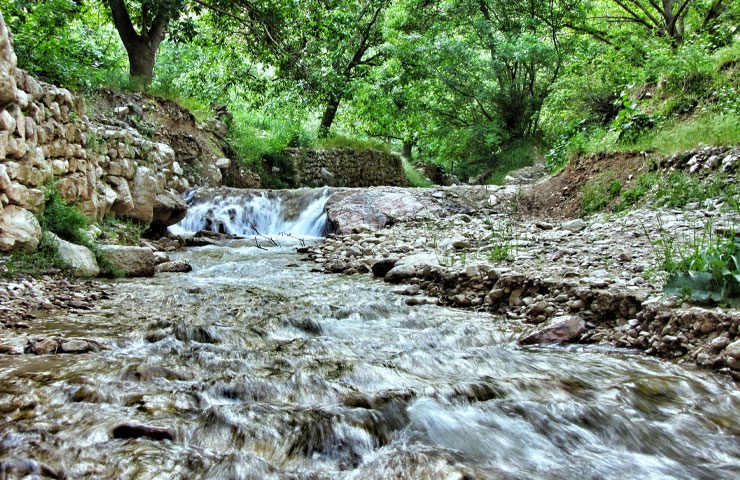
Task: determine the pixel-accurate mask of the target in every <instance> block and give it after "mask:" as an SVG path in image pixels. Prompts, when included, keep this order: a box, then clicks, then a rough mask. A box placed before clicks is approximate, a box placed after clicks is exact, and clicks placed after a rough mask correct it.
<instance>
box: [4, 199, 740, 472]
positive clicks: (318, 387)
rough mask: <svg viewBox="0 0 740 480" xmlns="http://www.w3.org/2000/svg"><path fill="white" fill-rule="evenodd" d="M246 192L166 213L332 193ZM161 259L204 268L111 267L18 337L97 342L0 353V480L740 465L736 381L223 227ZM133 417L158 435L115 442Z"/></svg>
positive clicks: (275, 210)
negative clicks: (407, 288)
mask: <svg viewBox="0 0 740 480" xmlns="http://www.w3.org/2000/svg"><path fill="white" fill-rule="evenodd" d="M238 194H239V192H231V193H229V194H217V195H214V194H213V192H199V193H194V194H192V195H191V196H190V198H189V202H190V203H191V205H192V207H193V208H192V209H191V214H190V216H189V217H188V218H186V219H185V220H184V221H183V222H182V223H181V224H180V225H179V226H177V227H176V229H179V230H180V231H183V232H194V231H198V230H200V229H202V228H209V229H211V230H214V231H223V232H226V233H236V234H250V233H252V232H253V231H254V229H253V228H252V225H255V226H256V227H257V230H259V231H260V233H262V234H275V233H276V232H277V233H279V232H280V231H282V230H287V231H292V232H293V233H294V234H296V235H297V234H307V235H310V234H318V233H319V232H320V231H321V229H322V228H323V226H322V225H323V223H324V222H325V216H324V213H323V210H324V206H323V205H324V202H325V201H326V200H325V198H324V197H325V195H326V192H323V191H304V192H298V193H296V194H293V195H291V194H290V193H285V192H281V193H279V194H272V196H271V194H269V193H265V194H264V195H263V194H262V193H261V192H246V193H245V192H242V193H241V195H238ZM219 195H220V196H219ZM171 255H172V258H173V259H174V260H184V261H187V262H188V263H190V264H191V265H192V266H193V270H192V271H191V272H188V273H184V274H159V275H157V276H155V277H154V278H151V279H126V280H119V281H115V282H113V283H111V286H110V288H111V290H112V293H113V295H112V298H111V299H110V300H106V301H101V302H100V303H99V304H98V305H96V307H95V308H94V309H93V310H91V311H85V312H71V313H68V314H58V315H54V316H48V317H44V316H40V318H38V319H36V320H34V321H33V322H32V323H30V325H29V326H28V329H26V330H24V333H23V335H27V336H28V337H29V338H32V337H34V336H44V335H46V336H48V335H50V334H53V335H58V336H60V337H66V338H70V337H71V338H75V337H77V338H79V337H83V338H87V339H90V340H91V341H93V342H94V343H95V345H97V347H96V349H95V351H93V352H89V353H85V354H81V355H39V356H36V355H31V354H28V355H19V356H13V357H11V356H8V355H0V480H4V479H6V478H11V479H15V478H49V477H51V478H69V479H77V478H80V479H88V478H89V479H109V478H110V479H113V478H115V479H126V480H128V479H131V480H134V479H136V480H139V479H144V480H148V479H208V480H212V479H217V480H220V479H235V480H262V479H275V480H283V479H284V480H303V479H306V480H309V479H310V480H334V479H338V480H385V479H414V480H417V479H418V480H437V479H451V480H452V479H454V480H462V479H476V480H484V479H485V480H487V479H505V480H520V479H522V480H524V479H542V480H556V479H557V480H560V479H581V478H588V479H600V480H601V479H603V480H624V479H636V480H651V479H656V480H657V479H660V480H663V479H681V480H683V479H686V480H689V479H692V480H693V479H706V480H715V479H724V478H727V479H729V478H738V474H739V473H740V445H739V444H738V436H737V435H738V432H740V420H739V419H740V415H738V412H740V395H739V394H738V390H737V388H736V386H735V385H734V384H733V383H732V381H731V380H729V379H727V378H724V377H719V376H717V375H713V374H710V373H708V372H701V371H696V370H694V369H692V368H684V367H682V366H680V365H674V364H671V363H667V362H661V361H659V360H656V359H654V358H646V357H644V356H642V355H637V354H634V353H629V352H624V351H615V350H612V349H606V348H603V347H593V346H591V347H587V346H576V345H574V346H571V347H567V348H563V347H520V346H518V345H517V344H516V341H515V339H516V338H517V336H518V334H519V333H520V332H519V331H518V330H517V329H516V328H517V327H515V326H513V325H512V323H510V322H506V321H504V320H502V319H501V318H500V317H497V316H495V315H489V314H485V313H481V312H474V311H464V310H455V309H450V308H445V307H441V306H433V305H422V306H417V307H410V306H408V305H407V304H406V303H405V302H404V299H403V298H402V297H399V296H397V295H394V294H392V293H391V291H390V289H391V287H390V286H388V285H386V284H384V283H382V282H374V281H372V280H370V279H369V278H368V277H359V276H330V275H325V274H321V273H317V272H314V271H312V269H311V266H310V265H308V264H306V263H304V262H300V259H301V257H300V256H299V255H298V254H297V253H296V252H295V250H293V249H291V248H268V249H264V248H258V247H256V246H252V245H251V242H243V241H241V240H231V241H229V242H224V244H223V245H220V246H214V245H208V246H204V247H202V248H197V249H185V250H183V251H179V252H173V253H172V254H171ZM2 333H3V332H0V335H2ZM121 425H124V426H127V427H126V428H128V429H134V430H135V429H136V428H137V427H136V426H133V427H132V426H131V425H138V426H144V427H146V428H148V429H149V431H154V432H155V433H156V432H159V433H162V432H166V433H167V435H166V436H165V437H164V438H163V436H162V435H159V436H154V437H153V436H152V435H150V434H142V435H140V436H139V437H138V438H130V437H127V436H125V435H124V436H123V437H124V438H121V435H116V433H115V432H116V431H120V427H121ZM138 428H139V429H140V431H141V432H144V433H146V431H145V430H141V427H138ZM152 429H154V430H152ZM157 429H158V430H157Z"/></svg>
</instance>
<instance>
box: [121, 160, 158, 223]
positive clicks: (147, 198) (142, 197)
mask: <svg viewBox="0 0 740 480" xmlns="http://www.w3.org/2000/svg"><path fill="white" fill-rule="evenodd" d="M158 188H159V184H158V183H157V176H156V174H155V172H154V170H152V169H151V168H148V167H139V168H137V169H136V175H134V180H133V185H132V186H131V197H132V199H133V202H134V208H133V209H132V210H131V211H130V212H128V213H127V215H128V216H129V217H131V218H133V219H134V220H139V221H141V222H144V223H151V221H152V218H153V216H154V202H155V200H156V198H157V190H158Z"/></svg>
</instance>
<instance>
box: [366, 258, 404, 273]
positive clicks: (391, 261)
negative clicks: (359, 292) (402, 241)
mask: <svg viewBox="0 0 740 480" xmlns="http://www.w3.org/2000/svg"><path fill="white" fill-rule="evenodd" d="M397 261H398V260H397V259H395V258H383V259H381V260H378V261H377V262H375V263H373V266H372V267H371V269H372V272H373V276H375V277H385V276H386V274H387V273H388V272H390V271H391V270H392V269H393V267H394V266H395V265H396V262H397Z"/></svg>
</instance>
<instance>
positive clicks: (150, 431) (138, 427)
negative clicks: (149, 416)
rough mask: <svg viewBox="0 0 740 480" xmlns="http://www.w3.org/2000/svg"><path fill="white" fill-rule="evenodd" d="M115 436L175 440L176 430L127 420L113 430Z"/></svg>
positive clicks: (120, 437) (119, 437)
mask: <svg viewBox="0 0 740 480" xmlns="http://www.w3.org/2000/svg"><path fill="white" fill-rule="evenodd" d="M111 434H112V435H113V438H118V439H124V440H126V439H131V438H141V437H146V438H151V439H152V440H174V439H175V432H174V430H172V429H170V428H164V427H154V426H152V425H142V424H140V423H133V422H127V423H122V424H120V425H117V426H116V427H115V428H114V429H113V431H112V432H111Z"/></svg>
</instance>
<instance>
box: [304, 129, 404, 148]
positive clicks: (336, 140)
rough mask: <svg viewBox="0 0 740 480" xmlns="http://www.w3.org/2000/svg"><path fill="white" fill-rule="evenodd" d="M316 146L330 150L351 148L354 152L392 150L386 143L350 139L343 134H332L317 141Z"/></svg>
mask: <svg viewBox="0 0 740 480" xmlns="http://www.w3.org/2000/svg"><path fill="white" fill-rule="evenodd" d="M316 145H317V146H318V147H319V148H324V149H327V150H328V149H330V148H351V149H353V150H380V151H383V152H388V151H390V150H391V146H390V145H389V144H388V143H386V142H381V141H379V140H376V139H372V138H367V139H365V138H356V137H349V136H347V135H342V134H338V133H335V134H332V135H329V136H327V137H324V138H319V139H318V140H317V141H316Z"/></svg>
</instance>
